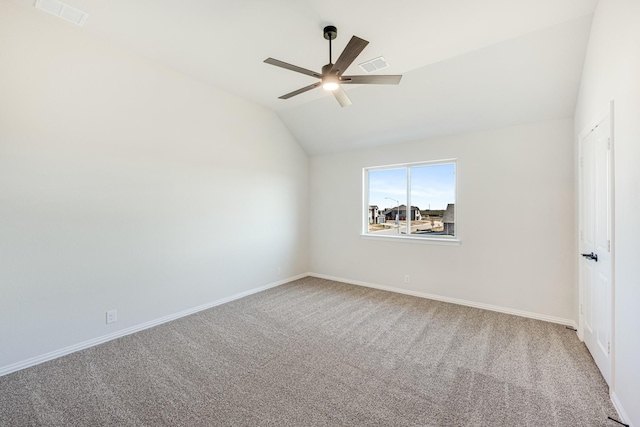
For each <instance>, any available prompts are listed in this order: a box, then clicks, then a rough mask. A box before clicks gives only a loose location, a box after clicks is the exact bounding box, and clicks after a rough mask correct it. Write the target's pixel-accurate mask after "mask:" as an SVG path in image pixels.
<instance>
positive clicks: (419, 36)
mask: <svg viewBox="0 0 640 427" xmlns="http://www.w3.org/2000/svg"><path fill="white" fill-rule="evenodd" d="M13 1H14V2H15V3H19V4H23V5H24V6H25V7H31V8H32V7H33V4H34V3H35V0H13ZM597 1H598V0H447V1H442V0H403V1H397V2H390V1H382V0H341V1H337V0H233V1H230V0H181V1H178V0H137V1H130V0H109V1H104V0H67V1H66V3H68V4H70V5H71V6H74V7H77V8H78V9H81V10H83V11H86V12H88V14H89V18H88V20H87V22H86V24H85V26H84V27H82V31H86V32H87V33H89V34H91V35H93V36H95V37H97V38H100V39H102V40H105V41H108V42H110V43H112V44H114V45H116V46H118V47H120V48H123V49H126V50H129V51H132V52H134V53H137V54H140V55H142V56H144V57H146V58H149V59H151V60H153V61H156V62H159V63H161V64H163V65H165V66H168V67H170V68H173V69H176V70H178V71H181V72H184V73H186V74H189V75H191V76H193V77H195V78H197V79H199V80H201V81H204V82H207V83H210V84H212V85H215V86H217V87H219V88H222V89H224V90H226V91H228V92H231V93H234V94H237V95H239V96H241V97H243V98H245V99H248V100H251V101H253V102H256V103H258V104H261V105H263V106H265V107H267V108H270V109H273V110H275V111H276V112H277V113H278V115H279V116H280V118H281V119H282V120H283V122H284V123H285V125H286V126H287V127H288V128H289V130H290V131H291V132H292V134H293V135H294V137H296V139H297V140H298V141H299V142H300V144H301V145H302V146H303V147H304V148H305V150H306V151H307V152H308V153H309V154H311V155H315V154H322V153H328V152H333V151H337V150H345V149H352V148H357V147H365V146H372V145H380V144H389V143H395V142H401V141H407V140H415V139H423V138H428V137H433V136H440V135H447V134H453V133H460V132H467V131H472V130H480V129H489V128H496V127H504V126H510V125H515V124H519V123H525V122H534V121H539V120H546V119H553V118H561V117H570V116H572V115H573V110H574V108H575V102H576V97H577V92H578V86H579V81H580V76H581V72H582V62H583V59H584V52H585V48H586V44H587V40H588V33H589V27H590V23H591V14H592V13H593V10H594V8H595V5H596V3H597ZM34 13H42V12H39V11H35V12H34ZM51 19H56V18H53V17H52V18H51ZM60 22H61V25H72V24H67V23H65V22H64V21H60ZM325 25H335V26H337V28H338V38H337V39H336V40H335V41H334V42H333V52H334V55H333V57H334V60H335V59H336V58H337V56H338V55H339V53H340V52H341V51H342V49H343V48H344V46H345V45H346V43H347V42H348V41H349V39H350V38H351V36H352V35H357V36H359V37H361V38H363V39H365V40H368V41H369V42H370V44H369V46H367V48H365V50H364V51H363V52H362V54H361V55H360V56H359V57H358V58H357V59H356V61H355V62H354V64H353V66H352V67H350V68H349V70H347V74H364V73H363V72H362V70H361V69H360V68H359V67H358V66H357V64H358V63H360V62H363V61H365V60H368V59H372V58H375V57H377V56H384V57H385V58H386V59H387V60H388V61H389V63H390V64H391V67H390V68H387V69H385V70H382V71H379V72H378V73H379V74H403V75H404V77H403V80H402V82H401V83H400V85H399V86H377V85H376V86H355V85H354V86H352V87H348V88H346V89H347V91H348V94H349V96H350V97H351V99H352V101H353V105H351V106H349V107H346V108H341V107H340V106H339V105H338V103H337V102H336V100H335V99H334V98H333V96H331V95H330V94H328V93H327V92H325V91H323V90H322V89H314V90H313V91H310V92H307V93H304V94H302V95H298V96H296V97H294V98H291V99H289V100H280V99H277V98H278V96H280V95H283V94H285V93H288V92H291V91H293V90H295V89H298V88H301V87H303V86H306V85H309V84H311V83H314V82H315V80H314V79H313V78H312V77H308V76H305V75H302V74H298V73H295V72H292V71H289V70H285V69H281V68H278V67H274V66H271V65H268V64H264V63H263V62H262V61H263V60H264V59H266V58H267V57H273V58H276V59H279V60H282V61H285V62H289V63H292V64H295V65H298V66H301V67H304V68H308V69H312V70H315V71H320V69H321V67H322V65H324V64H326V63H327V62H328V42H327V41H326V40H325V39H324V38H323V36H322V29H323V27H324V26H325Z"/></svg>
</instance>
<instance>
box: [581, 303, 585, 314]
mask: <svg viewBox="0 0 640 427" xmlns="http://www.w3.org/2000/svg"><path fill="white" fill-rule="evenodd" d="M580 314H584V311H582V304H580Z"/></svg>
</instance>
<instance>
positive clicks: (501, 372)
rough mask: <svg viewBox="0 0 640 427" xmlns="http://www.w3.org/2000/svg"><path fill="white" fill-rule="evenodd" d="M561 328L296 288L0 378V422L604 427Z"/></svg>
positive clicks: (583, 365)
mask: <svg viewBox="0 0 640 427" xmlns="http://www.w3.org/2000/svg"><path fill="white" fill-rule="evenodd" d="M607 416H612V417H615V418H617V414H616V412H615V409H614V408H613V406H612V404H611V402H610V400H609V396H608V388H607V385H606V383H605V382H604V380H603V378H602V376H601V375H600V373H599V371H598V369H597V367H596V366H595V364H594V362H593V359H592V358H591V356H590V355H589V353H588V351H587V349H586V347H585V346H584V344H582V343H581V342H580V341H579V340H578V338H577V337H576V334H575V333H574V332H573V331H571V330H568V329H566V328H565V327H564V326H562V325H557V324H553V323H547V322H542V321H538V320H532V319H527V318H522V317H517V316H512V315H508V314H501V313H495V312H490V311H485V310H480V309H475V308H470V307H464V306H459V305H455V304H448V303H443V302H438V301H432V300H428V299H422V298H417V297H412V296H407V295H401V294H396V293H391V292H384V291H379V290H375V289H369V288H365V287H359V286H353V285H347V284H343V283H338V282H332V281H327V280H322V279H318V278H312V277H307V278H304V279H301V280H297V281H295V282H291V283H288V284H286V285H282V286H279V287H276V288H272V289H270V290H267V291H264V292H260V293H258V294H254V295H251V296H248V297H246V298H242V299H240V300H236V301H233V302H230V303H227V304H224V305H221V306H217V307H214V308H211V309H208V310H205V311H202V312H199V313H197V314H194V315H191V316H188V317H184V318H181V319H178V320H175V321H172V322H169V323H165V324H163V325H160V326H157V327H154V328H151V329H147V330H144V331H141V332H138V333H136V334H132V335H129V336H126V337H122V338H119V339H117V340H113V341H110V342H107V343H105V344H102V345H99V346H96V347H92V348H89V349H86V350H82V351H79V352H76V353H73V354H70V355H68V356H65V357H61V358H59V359H56V360H52V361H49V362H46V363H43V364H40V365H37V366H34V367H31V368H28V369H24V370H22V371H19V372H15V373H12V374H9V375H5V376H3V377H0V426H218V425H219V426H536V427H537V426H615V425H616V423H614V422H613V421H610V420H608V419H607Z"/></svg>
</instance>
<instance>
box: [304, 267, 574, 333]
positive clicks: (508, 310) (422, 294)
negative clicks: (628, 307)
mask: <svg viewBox="0 0 640 427" xmlns="http://www.w3.org/2000/svg"><path fill="white" fill-rule="evenodd" d="M309 276H313V277H317V278H319V279H326V280H333V281H336V282H343V283H348V284H351V285H358V286H365V287H367V288H374V289H380V290H383V291H389V292H396V293H399V294H405V295H412V296H415V297H420V298H427V299H432V300H436V301H442V302H449V303H452V304H458V305H466V306H468V307H475V308H481V309H483V310H489V311H497V312H499V313H506V314H513V315H515V316H521V317H528V318H531V319H537V320H544V321H545V322H551V323H559V324H560V325H566V326H571V327H572V328H573V329H577V327H576V326H577V325H576V322H575V321H574V320H571V319H563V318H561V317H555V316H549V315H546V314H539V313H532V312H530V311H523V310H516V309H513V308H507V307H500V306H497V305H490V304H483V303H479V302H473V301H467V300H463V299H458V298H450V297H443V296H440V295H434V294H428V293H426V292H419V291H410V290H407V289H401V288H394V287H392V286H385V285H378V284H375V283H367V282H361V281H359V280H350V279H345V278H342V277H333V276H327V275H326V274H318V273H309Z"/></svg>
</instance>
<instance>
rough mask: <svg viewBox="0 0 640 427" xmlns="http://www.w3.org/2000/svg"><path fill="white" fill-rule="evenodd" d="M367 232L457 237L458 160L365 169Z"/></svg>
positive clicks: (389, 234)
mask: <svg viewBox="0 0 640 427" xmlns="http://www.w3.org/2000/svg"><path fill="white" fill-rule="evenodd" d="M363 172H364V209H365V212H366V213H365V215H364V218H365V224H364V227H363V234H364V235H367V236H380V237H404V238H417V239H426V240H432V239H437V240H455V238H456V237H457V234H456V233H457V230H456V212H455V207H456V161H455V160H440V161H435V162H422V163H408V164H403V165H392V166H379V167H371V168H365V169H364V171H363Z"/></svg>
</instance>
